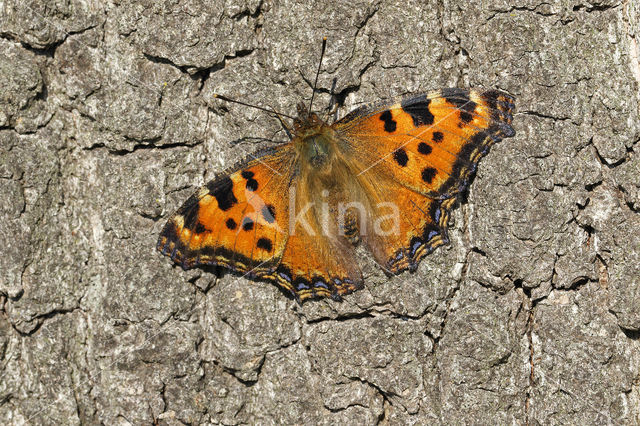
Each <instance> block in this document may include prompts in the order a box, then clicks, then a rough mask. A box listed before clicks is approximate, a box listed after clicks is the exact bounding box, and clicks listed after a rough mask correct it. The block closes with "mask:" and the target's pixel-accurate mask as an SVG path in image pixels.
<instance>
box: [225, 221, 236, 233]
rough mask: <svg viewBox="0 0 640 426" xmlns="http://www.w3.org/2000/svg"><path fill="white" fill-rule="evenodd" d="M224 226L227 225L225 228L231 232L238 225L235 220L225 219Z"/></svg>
mask: <svg viewBox="0 0 640 426" xmlns="http://www.w3.org/2000/svg"><path fill="white" fill-rule="evenodd" d="M225 224H226V225H227V228H229V229H230V230H232V231H233V230H234V229H236V228H237V227H238V224H237V223H236V221H235V220H233V218H229V219H227V221H226V222H225Z"/></svg>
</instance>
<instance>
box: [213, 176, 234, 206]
mask: <svg viewBox="0 0 640 426" xmlns="http://www.w3.org/2000/svg"><path fill="white" fill-rule="evenodd" d="M207 189H208V190H209V193H210V194H211V195H212V196H214V197H215V199H216V201H217V202H218V207H220V209H221V210H224V211H226V210H229V209H230V208H231V207H233V206H234V205H235V204H236V203H237V202H238V199H237V198H236V196H235V195H233V181H232V180H231V179H230V178H229V176H224V177H222V178H220V179H216V180H215V181H211V182H209V183H208V184H207Z"/></svg>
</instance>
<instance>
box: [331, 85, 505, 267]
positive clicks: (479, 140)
mask: <svg viewBox="0 0 640 426" xmlns="http://www.w3.org/2000/svg"><path fill="white" fill-rule="evenodd" d="M514 108H515V106H514V100H513V98H512V97H511V96H509V95H507V94H505V93H503V92H500V91H496V90H487V91H481V90H464V89H442V90H440V91H436V92H433V93H430V94H427V95H418V96H411V97H408V98H404V99H402V100H400V101H399V102H395V103H392V104H381V105H377V106H373V107H364V108H361V109H358V110H356V111H354V112H352V113H351V114H349V115H347V116H346V117H345V118H343V119H342V120H340V121H339V122H338V123H336V124H335V125H334V128H335V130H336V131H337V132H338V133H339V134H340V135H341V136H342V137H343V138H344V139H345V141H346V143H347V145H348V146H349V148H350V149H349V153H350V154H351V155H352V156H353V157H354V158H353V161H352V164H357V165H359V168H358V169H355V170H353V172H354V174H355V175H356V176H358V179H359V180H360V181H361V182H363V185H364V186H368V187H370V188H371V189H370V193H371V195H372V198H373V199H374V200H394V201H395V202H396V203H397V204H398V207H399V208H400V210H401V215H400V222H401V223H400V233H399V234H398V235H387V236H379V235H372V236H370V238H369V241H368V244H369V247H370V249H371V251H372V252H373V253H374V255H375V254H377V256H376V257H377V258H378V260H379V261H380V262H382V264H383V265H385V267H386V268H387V269H388V270H389V271H391V272H392V273H398V272H400V271H403V270H406V269H411V270H413V269H415V267H416V266H417V263H418V262H419V261H420V259H422V258H423V257H424V256H425V255H426V254H428V253H430V252H431V251H432V250H433V249H434V248H436V247H437V246H439V245H441V244H444V243H446V242H448V238H447V223H448V215H449V211H450V210H451V208H452V207H453V205H454V204H455V202H456V200H457V198H456V195H457V194H459V193H460V192H463V191H465V190H466V189H467V188H468V185H469V180H470V178H471V177H472V176H473V175H474V173H475V170H476V167H477V164H478V161H479V160H480V158H482V156H484V155H485V154H486V153H487V152H488V151H489V148H490V146H491V145H492V144H493V143H494V142H497V141H499V140H500V139H501V138H503V137H510V136H513V135H514V134H515V132H514V130H513V128H512V127H511V120H512V114H513V111H514ZM369 181H374V182H385V184H380V183H378V184H376V185H371V183H370V182H369ZM368 182H369V183H368ZM387 182H394V183H395V186H393V185H391V186H390V184H389V183H387ZM383 256H385V257H386V259H384V260H383V259H382V257H383Z"/></svg>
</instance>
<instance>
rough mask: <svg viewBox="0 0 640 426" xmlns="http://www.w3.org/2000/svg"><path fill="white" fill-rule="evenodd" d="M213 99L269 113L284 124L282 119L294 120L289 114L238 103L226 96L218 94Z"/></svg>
mask: <svg viewBox="0 0 640 426" xmlns="http://www.w3.org/2000/svg"><path fill="white" fill-rule="evenodd" d="M213 97H214V98H215V99H220V100H221V101H226V102H231V103H232V104H238V105H243V106H246V107H249V108H255V109H259V110H260V111H264V112H268V113H269V114H275V115H276V116H277V117H278V118H279V119H280V121H281V122H282V119H281V118H280V117H287V118H288V119H290V120H293V117H292V116H290V115H287V114H283V113H281V112H278V111H276V110H274V109H271V108H264V107H261V106H258V105H252V104H248V103H246V102H242V101H236V100H235V99H231V98H227V97H226V96H223V95H219V94H217V93H214V94H213Z"/></svg>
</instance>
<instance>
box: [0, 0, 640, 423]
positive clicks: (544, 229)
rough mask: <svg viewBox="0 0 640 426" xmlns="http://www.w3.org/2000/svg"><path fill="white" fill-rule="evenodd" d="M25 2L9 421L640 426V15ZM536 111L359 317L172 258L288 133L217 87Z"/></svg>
mask: <svg viewBox="0 0 640 426" xmlns="http://www.w3.org/2000/svg"><path fill="white" fill-rule="evenodd" d="M229 3H230V2H222V1H220V2H206V1H202V0H201V1H193V2H156V1H140V2H135V3H134V2H119V1H115V2H104V3H103V2H97V1H86V2H80V1H73V0H72V1H67V2H53V1H48V2H42V1H18V0H7V1H2V2H0V211H1V214H0V218H1V220H0V247H1V249H0V250H1V251H0V253H1V254H2V255H1V256H0V423H2V424H81V423H82V424H94V423H105V424H148V423H152V422H157V423H161V424H203V423H224V424H240V423H256V422H260V423H263V422H264V423H310V424H313V423H324V424H335V423H348V424H358V423H365V424H373V423H391V424H399V423H420V424H424V423H427V422H429V423H433V424H451V423H454V424H463V423H478V424H483V423H501V424H506V423H512V424H542V423H552V424H566V423H574V424H603V423H612V424H637V423H639V422H640V407H639V405H640V404H639V403H640V392H639V387H638V383H639V382H638V374H639V365H640V351H639V341H638V337H639V336H640V293H639V290H638V288H639V286H640V232H639V229H640V157H639V156H638V152H639V147H640V145H639V144H638V142H639V141H640V124H639V123H640V121H639V113H640V111H639V105H640V104H639V101H640V94H639V93H640V92H639V84H640V64H639V59H638V58H639V57H640V48H639V45H640V18H639V16H640V6H639V4H638V2H635V1H631V0H625V1H614V0H602V1H599V0H596V1H593V2H587V1H582V0H562V1H560V2H551V3H549V2H544V1H539V0H538V1H536V0H522V1H519V2H517V3H516V5H515V6H514V5H513V2H507V1H501V0H497V1H491V2H480V1H472V2H463V3H460V4H457V3H455V2H450V1H447V0H444V1H441V2H422V1H408V2H407V1H402V2H401V1H382V0H377V1H355V2H348V4H347V2H344V3H343V2H328V1H322V2H313V3H314V4H313V6H305V5H303V2H297V1H279V0H272V1H270V0H260V1H259V0H246V1H237V2H233V4H229ZM323 35H326V36H327V37H328V40H329V44H328V49H327V55H326V57H325V61H324V65H323V71H322V73H321V74H320V81H319V87H320V88H321V89H323V90H324V93H322V94H321V95H320V96H319V97H318V98H317V99H316V102H317V103H316V105H320V106H322V105H327V104H328V102H329V98H328V96H327V91H328V88H330V87H331V82H332V80H333V79H334V78H337V87H336V90H337V92H338V93H339V94H340V96H341V97H342V98H343V99H344V100H345V103H346V105H347V106H346V108H345V110H344V111H342V113H345V112H346V111H347V110H348V109H350V108H351V107H355V106H357V105H360V104H362V103H366V102H372V101H376V100H379V99H381V98H388V97H390V96H393V95H398V94H402V93H408V92H419V91H424V90H429V89H434V88H438V87H448V86H458V87H475V86H483V87H488V88H499V89H503V90H507V91H508V92H510V93H512V94H514V95H515V96H516V97H517V108H518V113H517V114H516V116H515V119H514V127H515V129H516V131H517V135H516V137H515V138H511V139H508V140H505V141H503V142H501V143H500V144H498V145H496V146H494V147H493V149H492V151H491V153H490V154H489V155H488V156H487V157H486V158H484V159H483V161H482V162H481V164H480V168H479V171H478V174H477V177H476V179H475V181H474V183H473V185H472V188H471V190H470V192H469V195H468V200H467V202H466V203H464V204H463V205H462V206H461V207H460V208H458V209H456V210H455V212H454V214H453V218H452V223H451V231H450V235H451V240H452V241H451V244H450V245H449V246H446V247H442V248H440V249H438V250H437V251H436V252H435V253H433V254H432V255H430V256H429V257H427V258H426V259H425V260H423V261H422V263H421V264H420V267H419V269H418V271H417V272H416V273H414V274H411V273H404V274H401V275H399V276H397V277H394V278H390V279H389V278H387V277H386V276H385V275H384V274H383V273H382V271H381V270H380V269H379V268H376V267H373V266H372V267H371V268H370V269H368V270H367V271H366V288H365V289H364V290H361V291H359V292H357V293H355V294H353V295H350V296H347V297H346V300H345V301H344V302H342V303H335V302H331V301H326V300H324V301H319V302H310V303H305V304H304V305H303V306H298V305H296V303H295V302H294V301H292V300H290V299H287V298H286V297H284V295H283V294H282V293H281V292H279V291H278V290H277V289H276V288H275V287H274V286H272V285H270V284H266V283H255V282H251V281H247V280H244V279H241V278H239V277H237V276H234V275H230V274H227V275H223V276H221V277H217V276H216V275H214V274H212V273H210V272H207V271H203V270H201V269H196V270H192V271H189V272H184V271H182V270H181V269H180V268H177V267H175V266H172V265H171V262H170V261H169V260H168V259H166V258H164V257H162V256H160V255H159V254H158V253H157V252H156V251H155V249H154V246H155V242H156V238H157V235H158V232H159V230H160V227H161V226H162V225H163V224H164V222H165V221H166V219H167V216H168V215H169V214H171V213H172V212H173V211H174V210H175V209H176V208H177V207H179V205H180V204H181V203H182V202H183V201H184V200H185V199H186V198H187V197H188V196H189V195H190V193H191V192H193V191H194V190H195V189H196V188H197V187H198V186H199V185H201V184H203V183H204V182H205V181H206V180H208V179H209V178H211V177H212V176H213V175H214V174H215V173H216V172H219V171H221V170H224V169H226V168H227V167H228V166H230V165H232V164H233V163H235V162H236V161H237V160H239V159H240V158H243V157H245V156H246V154H247V153H250V152H252V151H254V150H256V149H258V148H260V147H263V146H265V144H266V145H268V144H269V142H265V141H264V140H255V139H252V138H266V139H280V140H282V139H283V138H284V137H285V135H283V134H282V132H281V131H280V130H279V125H278V123H277V122H274V120H273V119H272V118H270V117H269V116H267V115H266V114H263V113H260V112H259V111H255V110H250V109H246V108H243V107H240V106H238V105H230V104H223V103H220V102H217V101H216V100H214V99H213V98H212V95H213V93H215V92H219V93H223V94H225V95H228V96H230V97H234V98H237V99H241V100H244V101H247V102H250V103H255V104H259V105H265V106H266V105H269V106H271V107H273V108H275V109H277V110H280V111H282V112H284V113H289V114H290V113H294V112H295V105H296V103H297V102H299V101H301V100H303V101H307V102H308V100H309V98H310V94H311V90H310V86H309V82H310V81H312V79H313V73H314V71H315V69H316V67H317V63H318V53H319V48H320V39H321V36H323Z"/></svg>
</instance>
